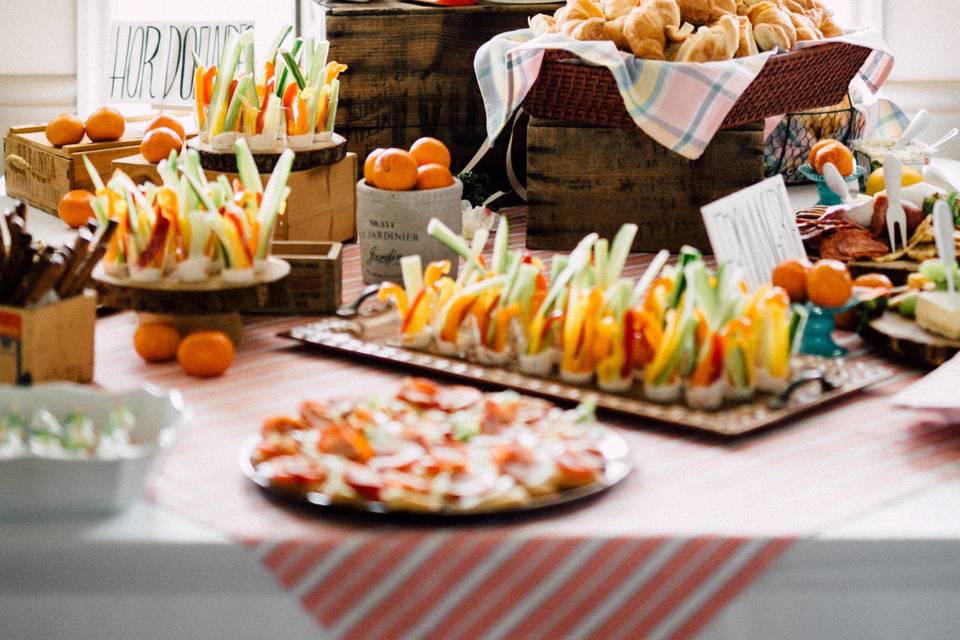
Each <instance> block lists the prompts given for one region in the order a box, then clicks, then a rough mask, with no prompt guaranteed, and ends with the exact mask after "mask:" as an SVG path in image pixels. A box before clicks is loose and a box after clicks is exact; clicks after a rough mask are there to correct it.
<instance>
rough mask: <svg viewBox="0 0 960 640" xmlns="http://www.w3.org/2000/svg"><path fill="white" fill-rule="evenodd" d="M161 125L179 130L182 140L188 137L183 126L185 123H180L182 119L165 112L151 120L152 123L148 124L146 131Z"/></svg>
mask: <svg viewBox="0 0 960 640" xmlns="http://www.w3.org/2000/svg"><path fill="white" fill-rule="evenodd" d="M160 127H166V128H167V129H173V130H174V131H176V132H177V135H178V136H180V139H181V140H186V139H187V132H186V130H185V129H184V128H183V125H182V124H180V121H179V120H177V119H176V118H174V117H173V116H168V115H167V114H165V113H161V114H160V115H158V116H157V117H156V118H154V119H153V120H151V121H150V124H148V125H147V128H146V130H145V132H146V131H153V130H154V129H159V128H160Z"/></svg>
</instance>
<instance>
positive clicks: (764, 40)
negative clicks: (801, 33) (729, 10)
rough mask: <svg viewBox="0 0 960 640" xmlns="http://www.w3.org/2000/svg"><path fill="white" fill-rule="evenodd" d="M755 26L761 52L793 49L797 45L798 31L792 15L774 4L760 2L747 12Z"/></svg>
mask: <svg viewBox="0 0 960 640" xmlns="http://www.w3.org/2000/svg"><path fill="white" fill-rule="evenodd" d="M747 17H748V18H750V22H751V24H753V36H754V37H755V38H756V39H757V46H758V47H759V48H760V50H761V51H770V50H771V49H776V48H777V47H781V48H783V49H792V48H793V45H795V44H797V30H796V28H795V27H794V26H793V21H792V20H791V19H790V14H789V13H787V12H786V11H784V10H783V9H781V8H780V7H778V6H777V5H775V4H773V3H772V2H759V3H757V4H755V5H753V6H752V7H750V10H749V11H748V12H747Z"/></svg>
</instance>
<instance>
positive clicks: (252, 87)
mask: <svg viewBox="0 0 960 640" xmlns="http://www.w3.org/2000/svg"><path fill="white" fill-rule="evenodd" d="M244 97H245V98H246V99H247V102H249V103H250V104H251V105H252V106H253V108H254V109H255V110H257V111H259V110H260V96H258V95H257V78H256V76H254V75H253V74H250V82H248V83H247V93H246V95H244Z"/></svg>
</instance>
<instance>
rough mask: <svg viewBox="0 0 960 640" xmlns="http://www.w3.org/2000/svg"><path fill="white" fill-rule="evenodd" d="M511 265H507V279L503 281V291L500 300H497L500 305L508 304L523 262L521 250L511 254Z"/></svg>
mask: <svg viewBox="0 0 960 640" xmlns="http://www.w3.org/2000/svg"><path fill="white" fill-rule="evenodd" d="M508 262H509V266H508V267H507V279H506V280H505V281H504V283H503V291H502V292H501V293H500V300H499V302H497V306H498V307H505V306H507V301H508V299H509V298H510V296H511V294H512V292H513V287H514V286H515V285H516V282H517V275H519V273H520V265H521V264H523V256H522V255H521V254H520V252H519V251H516V252H514V253H511V254H510V260H509V261H508Z"/></svg>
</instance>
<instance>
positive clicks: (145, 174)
mask: <svg viewBox="0 0 960 640" xmlns="http://www.w3.org/2000/svg"><path fill="white" fill-rule="evenodd" d="M113 166H114V167H115V168H118V169H122V170H123V171H125V172H126V173H127V175H129V176H130V178H131V179H132V180H133V181H134V182H137V183H140V182H144V181H146V180H149V181H151V182H154V183H159V182H160V176H159V175H158V174H157V168H156V166H154V165H153V164H151V163H149V162H147V161H146V160H144V158H143V156H141V155H140V154H137V155H134V156H128V157H125V158H118V159H117V160H114V162H113ZM205 173H206V175H207V178H208V179H211V180H212V179H215V178H216V177H217V175H219V172H217V171H206V172H205ZM224 175H226V176H227V177H228V178H231V179H232V178H235V177H239V176H238V175H236V174H231V173H227V174H224ZM261 177H262V178H263V182H264V184H266V182H267V180H268V179H269V178H270V175H269V174H264V175H262V176H261ZM287 184H288V185H289V186H290V196H289V197H288V198H287V209H286V211H285V212H284V215H282V216H281V217H280V218H279V219H278V220H277V228H276V230H275V231H274V234H273V237H274V238H275V239H277V240H303V241H321V240H326V241H334V242H343V241H344V240H349V239H350V238H352V237H353V236H354V234H355V233H356V224H357V191H356V184H357V155H356V154H355V153H348V154H347V157H345V158H344V159H343V160H341V161H340V162H337V163H335V164H331V165H322V166H319V167H315V168H313V169H307V170H305V171H293V172H291V173H290V180H289V182H288V183H287Z"/></svg>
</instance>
